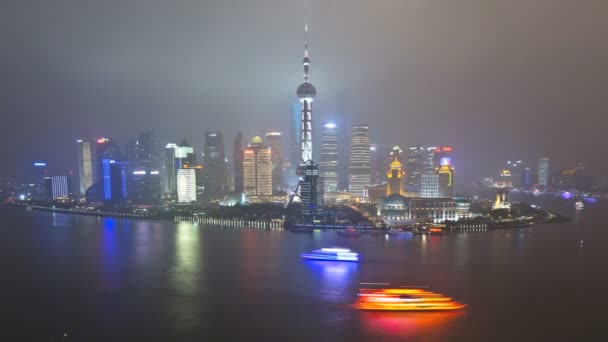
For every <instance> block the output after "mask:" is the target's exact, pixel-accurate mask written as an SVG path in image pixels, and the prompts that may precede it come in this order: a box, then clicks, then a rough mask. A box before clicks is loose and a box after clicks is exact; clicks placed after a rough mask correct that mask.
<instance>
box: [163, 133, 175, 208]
mask: <svg viewBox="0 0 608 342" xmlns="http://www.w3.org/2000/svg"><path fill="white" fill-rule="evenodd" d="M177 149H178V146H177V144H174V143H169V144H167V146H165V149H164V151H163V165H162V186H161V187H162V193H163V196H168V197H172V198H176V197H177V183H176V182H177V170H178V168H177V166H176V162H175V159H176V152H177Z"/></svg>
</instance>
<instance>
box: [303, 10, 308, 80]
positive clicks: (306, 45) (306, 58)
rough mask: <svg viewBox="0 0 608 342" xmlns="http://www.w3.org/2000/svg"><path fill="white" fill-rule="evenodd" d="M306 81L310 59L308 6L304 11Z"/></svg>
mask: <svg viewBox="0 0 608 342" xmlns="http://www.w3.org/2000/svg"><path fill="white" fill-rule="evenodd" d="M303 64H304V82H308V66H309V65H310V59H309V58H308V8H306V10H305V13H304V60H303Z"/></svg>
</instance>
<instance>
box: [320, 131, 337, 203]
mask: <svg viewBox="0 0 608 342" xmlns="http://www.w3.org/2000/svg"><path fill="white" fill-rule="evenodd" d="M319 173H320V176H321V178H322V179H323V183H324V186H323V187H324V189H325V193H333V192H336V191H338V133H337V131H336V125H335V124H334V123H326V124H324V125H323V130H322V131H321V161H320V163H319Z"/></svg>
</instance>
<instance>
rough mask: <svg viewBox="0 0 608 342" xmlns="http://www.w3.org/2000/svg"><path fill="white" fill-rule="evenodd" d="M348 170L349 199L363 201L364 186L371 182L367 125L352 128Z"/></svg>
mask: <svg viewBox="0 0 608 342" xmlns="http://www.w3.org/2000/svg"><path fill="white" fill-rule="evenodd" d="M348 170H349V189H350V194H351V197H352V198H353V199H355V200H363V199H364V197H365V186H367V185H369V184H370V181H371V156H370V146H369V127H368V126H367V124H360V125H354V126H353V130H352V138H351V147H350V163H349V168H348Z"/></svg>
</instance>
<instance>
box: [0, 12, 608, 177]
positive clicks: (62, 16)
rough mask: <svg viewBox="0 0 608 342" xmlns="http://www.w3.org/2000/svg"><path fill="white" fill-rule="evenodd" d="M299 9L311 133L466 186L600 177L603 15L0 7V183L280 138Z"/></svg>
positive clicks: (606, 35)
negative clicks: (511, 167)
mask: <svg viewBox="0 0 608 342" xmlns="http://www.w3.org/2000/svg"><path fill="white" fill-rule="evenodd" d="M305 7H307V8H308V16H309V28H310V32H309V41H310V57H311V60H312V65H311V82H312V83H313V84H314V85H315V86H316V88H317V91H318V97H317V100H316V102H315V107H314V116H315V117H314V120H315V126H316V127H317V128H318V127H319V126H320V124H321V122H322V121H323V120H330V119H331V120H335V121H336V123H337V124H338V125H339V126H345V125H347V126H348V127H347V134H349V132H350V128H349V126H350V125H351V124H352V123H355V122H360V121H363V122H367V123H369V125H370V134H371V139H372V142H374V143H379V144H385V145H388V146H392V145H395V144H399V145H401V146H407V145H413V144H451V145H453V146H454V147H455V149H456V150H457V153H456V163H455V164H456V173H457V177H459V178H460V179H461V180H462V181H463V182H464V181H470V180H473V179H474V178H476V177H480V176H483V175H490V174H492V173H493V172H494V171H495V170H496V169H497V168H499V167H500V166H501V165H502V163H504V162H506V160H507V159H523V160H528V161H534V163H535V161H536V159H537V158H538V157H540V156H542V155H547V156H549V157H550V158H551V160H552V165H555V166H556V167H566V166H572V165H574V164H575V163H577V162H579V161H580V162H584V163H585V164H587V165H588V166H589V167H590V168H591V169H592V170H594V172H595V174H599V175H601V174H605V172H603V170H602V168H607V167H608V161H607V158H605V154H606V153H605V150H606V149H608V143H607V142H606V141H605V139H604V136H605V131H606V122H608V120H607V119H606V112H607V108H608V92H607V90H608V64H607V63H608V20H606V17H607V15H608V1H606V0H576V1H574V0H509V1H505V0H392V1H389V0H374V1H370V0H332V1H330V0H319V1H303V0H301V1H292V0H274V1H271V0H255V1H247V0H241V1H226V0H224V1H219V0H218V1H203V0H192V1H176V0H173V1H156V0H141V1H129V0H98V1H88V0H53V1H43V0H39V1H33V0H3V1H2V8H1V10H0V47H1V49H2V50H1V54H0V113H1V115H2V118H3V121H2V122H3V124H2V125H1V126H0V127H1V128H0V130H1V131H0V142H1V143H2V146H3V147H2V148H0V160H1V161H2V167H1V168H0V175H2V176H7V177H17V176H18V175H20V174H21V173H22V172H23V171H24V170H25V169H27V168H30V167H31V163H32V162H33V161H35V160H46V161H48V162H49V163H50V164H51V166H52V167H51V170H53V172H60V171H63V170H66V169H68V168H71V169H74V168H75V159H76V148H75V144H74V140H75V139H76V138H77V137H87V136H101V135H105V136H109V137H113V138H115V139H117V140H118V141H119V143H120V144H121V146H122V144H123V143H125V142H126V140H127V139H128V138H134V137H135V136H136V135H137V134H139V133H141V132H143V131H145V130H148V129H152V130H153V131H154V132H156V134H157V135H158V136H159V137H160V138H161V141H162V142H163V143H165V142H168V141H175V142H179V141H181V140H182V138H184V137H185V138H187V139H188V140H189V141H190V142H191V143H192V144H193V145H194V147H195V148H199V151H200V147H201V146H202V143H203V133H204V131H205V130H208V129H209V130H215V129H219V130H223V131H224V134H225V143H226V144H227V150H232V146H231V144H232V138H233V136H234V134H235V133H236V131H237V130H239V129H240V130H243V131H244V133H245V135H246V136H251V135H252V134H255V133H263V132H265V131H267V130H268V129H270V128H274V129H279V130H282V131H284V132H286V133H287V127H288V125H289V115H290V104H291V102H292V101H293V100H294V99H295V90H296V88H297V86H298V85H299V84H300V83H301V82H302V67H301V60H302V56H303V40H304V33H303V27H304V11H305ZM317 130H318V129H317ZM318 147H319V145H318V140H317V141H316V146H315V149H316V150H317V149H318Z"/></svg>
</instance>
